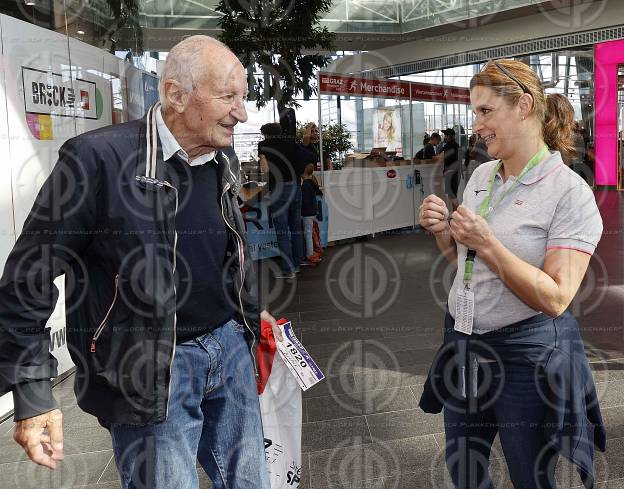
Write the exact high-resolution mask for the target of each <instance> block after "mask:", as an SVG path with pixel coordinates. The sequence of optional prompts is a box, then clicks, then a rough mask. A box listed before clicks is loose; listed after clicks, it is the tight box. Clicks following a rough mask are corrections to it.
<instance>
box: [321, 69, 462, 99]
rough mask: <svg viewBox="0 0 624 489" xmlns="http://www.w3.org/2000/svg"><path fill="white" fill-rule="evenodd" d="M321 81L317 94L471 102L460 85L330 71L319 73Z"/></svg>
mask: <svg viewBox="0 0 624 489" xmlns="http://www.w3.org/2000/svg"><path fill="white" fill-rule="evenodd" d="M320 81H321V83H320V93H321V94H322V95H352V96H362V97H384V98H393V99H409V98H410V95H411V99H412V100H413V101H423V102H456V103H463V104H469V103H470V90H469V89H468V88H463V87H452V86H446V85H431V84H429V83H416V82H407V81H399V80H388V79H379V78H361V77H355V76H343V75H335V74H330V73H321V74H320Z"/></svg>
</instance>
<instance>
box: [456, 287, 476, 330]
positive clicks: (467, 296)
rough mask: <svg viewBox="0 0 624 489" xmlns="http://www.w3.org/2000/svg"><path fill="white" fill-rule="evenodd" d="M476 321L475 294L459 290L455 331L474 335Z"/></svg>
mask: <svg viewBox="0 0 624 489" xmlns="http://www.w3.org/2000/svg"><path fill="white" fill-rule="evenodd" d="M473 319H474V292H473V291H472V290H468V289H457V304H456V305H455V331H459V332H460V333H464V334H472V321H473Z"/></svg>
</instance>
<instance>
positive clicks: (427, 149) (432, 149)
mask: <svg viewBox="0 0 624 489" xmlns="http://www.w3.org/2000/svg"><path fill="white" fill-rule="evenodd" d="M439 143H440V135H439V134H438V133H437V132H434V133H433V134H432V135H431V137H430V138H429V140H428V141H423V144H424V147H423V148H422V149H421V150H420V151H419V152H418V153H416V156H415V157H414V158H415V159H417V160H430V159H433V157H434V156H435V155H436V146H437V145H438V144H439Z"/></svg>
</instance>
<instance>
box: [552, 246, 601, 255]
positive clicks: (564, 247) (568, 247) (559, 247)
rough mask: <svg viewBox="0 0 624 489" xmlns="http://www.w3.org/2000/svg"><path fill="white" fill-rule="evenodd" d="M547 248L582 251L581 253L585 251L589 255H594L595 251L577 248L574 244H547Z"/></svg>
mask: <svg viewBox="0 0 624 489" xmlns="http://www.w3.org/2000/svg"><path fill="white" fill-rule="evenodd" d="M546 250H574V251H580V252H581V253H585V254H586V255H589V256H592V255H593V253H590V252H589V251H587V250H582V249H580V248H575V247H574V246H547V247H546Z"/></svg>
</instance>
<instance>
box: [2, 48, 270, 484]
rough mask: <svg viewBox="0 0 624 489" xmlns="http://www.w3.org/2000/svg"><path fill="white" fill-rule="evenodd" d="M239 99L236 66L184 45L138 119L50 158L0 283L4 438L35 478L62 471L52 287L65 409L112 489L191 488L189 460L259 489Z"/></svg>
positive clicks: (72, 143) (260, 455) (254, 302)
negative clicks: (66, 370)
mask: <svg viewBox="0 0 624 489" xmlns="http://www.w3.org/2000/svg"><path fill="white" fill-rule="evenodd" d="M246 94H247V83H246V76H245V70H244V69H243V66H242V65H241V64H240V62H239V61H238V59H237V58H236V56H235V55H234V54H233V53H232V52H231V51H230V50H229V49H228V48H227V47H226V46H224V45H223V44H221V43H219V42H218V41H215V40H214V39H211V38H209V37H206V36H193V37H189V38H187V39H185V40H184V41H182V42H181V43H179V44H178V45H177V46H175V47H174V48H173V49H172V50H171V52H170V54H169V57H168V58H167V61H166V63H165V67H164V70H163V73H162V77H161V83H160V103H159V104H156V105H155V106H153V107H152V108H151V109H150V110H149V112H148V114H147V116H146V117H145V118H144V119H142V120H139V121H133V122H129V123H126V124H120V125H116V126H110V127H107V128H104V129H100V130H97V131H92V132H89V133H85V134H83V135H81V136H78V137H76V138H73V139H70V140H69V141H67V142H66V143H65V144H64V145H63V147H62V148H61V150H60V152H59V155H60V157H59V160H58V162H57V164H56V166H55V168H54V170H53V171H52V173H51V175H50V177H49V179H48V180H47V181H46V182H45V184H44V186H43V188H42V190H41V192H40V193H39V195H38V196H37V199H36V202H35V205H34V207H33V209H32V211H31V213H30V215H29V217H28V219H27V221H26V224H25V226H24V230H23V232H22V234H21V236H20V237H19V239H18V241H17V243H16V245H15V247H14V249H13V251H12V252H11V254H10V256H9V258H8V260H7V264H6V268H5V270H4V274H3V277H2V280H1V281H0V392H7V391H9V390H12V391H13V398H14V402H15V420H16V429H15V434H14V438H15V440H16V441H17V442H18V443H19V444H20V445H22V446H23V448H24V450H25V451H26V453H27V454H28V456H29V457H30V458H31V459H32V460H33V461H35V462H36V463H38V464H41V465H44V466H47V467H50V468H55V467H56V466H57V461H59V460H61V459H62V458H63V432H62V415H61V412H60V410H59V409H57V405H56V404H55V401H54V398H53V396H52V393H51V383H50V379H51V378H52V377H54V376H55V374H56V361H55V360H54V358H53V357H51V355H50V353H49V342H50V339H49V333H48V331H47V330H46V329H45V324H46V321H47V319H48V318H49V316H50V314H51V312H52V310H53V309H54V304H55V302H56V298H57V294H56V289H55V288H54V287H53V285H52V281H53V280H54V279H55V278H56V277H57V276H59V275H61V274H65V284H66V285H65V289H66V315H67V318H66V319H67V337H68V344H69V350H70V353H71V356H72V359H73V361H74V363H75V364H76V369H77V372H76V378H75V391H76V394H77V398H78V404H79V406H80V407H81V408H82V409H83V410H84V411H86V412H88V413H91V414H93V415H94V416H97V418H98V420H99V422H100V424H102V425H103V426H105V427H106V428H107V429H108V430H109V431H110V434H111V438H112V444H113V451H114V455H115V461H116V464H117V468H118V470H119V473H120V476H121V481H122V485H123V487H124V488H146V489H147V488H149V489H160V488H162V489H171V488H176V489H186V488H196V487H198V478H197V472H196V470H195V463H196V460H199V463H200V464H201V465H202V467H203V468H204V470H205V471H206V473H207V474H208V475H209V476H210V478H211V479H212V481H213V483H214V486H215V487H216V488H225V487H227V488H245V489H247V488H262V489H265V488H268V484H269V483H268V475H267V473H266V467H265V460H264V445H263V436H262V424H261V419H260V410H259V402H258V396H257V391H256V382H255V376H254V363H255V362H254V360H255V358H254V355H255V350H256V346H257V342H258V338H259V326H260V317H261V316H262V318H263V319H265V320H267V321H270V322H271V323H272V325H273V326H274V331H275V333H276V335H277V336H278V339H279V337H280V332H279V328H278V327H277V326H276V325H275V320H274V319H273V318H272V317H271V316H270V315H269V314H268V313H267V312H266V311H262V313H261V308H260V306H259V301H258V298H257V293H256V284H255V275H254V270H253V268H252V263H251V261H250V259H249V255H248V253H247V248H246V243H245V230H244V226H243V221H242V218H241V215H240V212H239V210H238V205H237V200H236V195H237V192H238V191H239V189H240V187H241V180H240V175H239V164H238V160H237V159H236V155H235V154H234V152H233V151H232V149H231V148H230V143H231V138H232V134H233V132H234V126H236V124H237V123H239V122H245V121H246V120H247V113H246V111H245V106H244V100H245V96H246ZM57 196H65V197H63V198H56V197H57ZM42 290H43V291H44V292H41V291H42ZM45 291H49V293H45ZM250 353H251V354H250Z"/></svg>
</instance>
